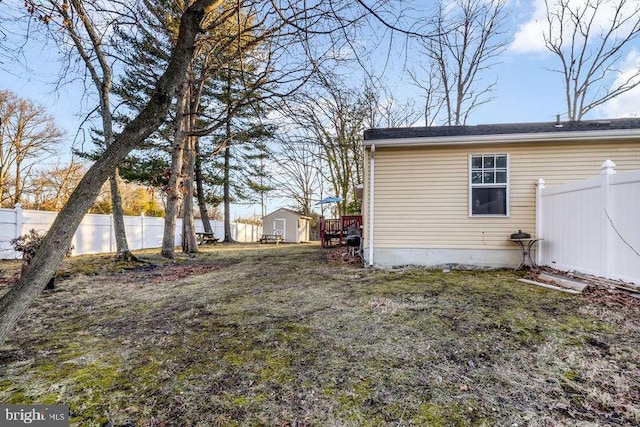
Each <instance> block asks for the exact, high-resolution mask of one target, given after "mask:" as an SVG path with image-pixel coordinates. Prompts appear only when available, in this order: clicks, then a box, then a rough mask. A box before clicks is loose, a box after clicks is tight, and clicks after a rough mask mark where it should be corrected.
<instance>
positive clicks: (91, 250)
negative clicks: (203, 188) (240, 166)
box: [0, 206, 262, 259]
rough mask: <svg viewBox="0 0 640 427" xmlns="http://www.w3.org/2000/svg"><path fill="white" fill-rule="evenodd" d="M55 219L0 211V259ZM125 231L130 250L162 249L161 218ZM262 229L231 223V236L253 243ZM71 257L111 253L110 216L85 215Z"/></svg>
mask: <svg viewBox="0 0 640 427" xmlns="http://www.w3.org/2000/svg"><path fill="white" fill-rule="evenodd" d="M56 216H57V212H46V211H31V210H23V209H21V208H20V206H16V208H15V209H0V259H15V258H20V257H21V254H20V253H17V252H15V251H14V250H13V248H12V247H11V244H10V241H11V239H14V238H16V237H18V236H21V235H23V234H25V233H27V232H28V231H29V230H31V229H35V230H38V231H47V230H48V229H49V227H50V226H51V224H53V221H54V220H55V218H56ZM124 222H125V230H126V233H127V241H128V243H129V248H130V249H131V250H135V249H145V248H159V247H161V246H162V234H163V232H164V218H157V217H146V216H144V215H140V216H125V217H124ZM211 227H212V228H213V232H214V234H215V235H216V237H219V238H222V237H224V223H223V222H222V221H211ZM196 231H197V232H200V231H204V228H203V226H202V221H201V220H199V219H198V220H196ZM261 234H262V227H260V226H256V225H251V224H243V223H231V235H232V236H233V238H234V239H235V240H236V241H238V242H256V241H258V239H260V235H261ZM175 242H176V245H177V246H179V245H181V244H182V220H180V219H179V220H178V224H177V226H176V234H175ZM71 244H72V245H73V252H72V255H84V254H96V253H109V252H115V250H116V243H115V236H114V231H113V218H112V216H111V215H91V214H87V215H85V217H84V219H83V220H82V222H81V223H80V226H79V227H78V230H77V231H76V233H75V235H74V236H73V240H72V243H71Z"/></svg>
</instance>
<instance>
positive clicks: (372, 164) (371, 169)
mask: <svg viewBox="0 0 640 427" xmlns="http://www.w3.org/2000/svg"><path fill="white" fill-rule="evenodd" d="M375 159H376V145H375V144H371V154H370V157H369V267H373V191H374V188H375V185H374V181H373V180H374V176H375V174H374V168H375Z"/></svg>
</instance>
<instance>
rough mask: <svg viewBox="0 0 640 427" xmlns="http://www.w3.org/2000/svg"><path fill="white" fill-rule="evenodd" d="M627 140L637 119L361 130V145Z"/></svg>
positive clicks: (639, 127)
mask: <svg viewBox="0 0 640 427" xmlns="http://www.w3.org/2000/svg"><path fill="white" fill-rule="evenodd" d="M629 138H632V139H636V138H637V139H639V140H640V119H637V118H627V119H610V120H584V121H570V122H537V123H505V124H487V125H475V126H430V127H407V128H387V129H368V130H365V131H364V145H365V146H370V145H376V146H410V145H457V144H471V143H473V144H477V143H495V142H505V143H518V142H549V141H558V140H564V141H589V140H600V139H629Z"/></svg>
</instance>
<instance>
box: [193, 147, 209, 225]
mask: <svg viewBox="0 0 640 427" xmlns="http://www.w3.org/2000/svg"><path fill="white" fill-rule="evenodd" d="M195 156H196V158H195V178H196V194H197V199H198V209H199V210H200V218H201V219H202V226H203V227H204V232H205V233H213V228H212V227H211V221H210V220H209V212H207V200H206V198H205V195H204V182H203V177H202V159H201V158H200V143H199V138H198V137H196V152H195Z"/></svg>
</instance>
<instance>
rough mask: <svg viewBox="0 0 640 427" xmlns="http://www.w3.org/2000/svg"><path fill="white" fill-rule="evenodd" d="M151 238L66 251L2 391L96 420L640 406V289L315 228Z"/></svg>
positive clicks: (564, 419)
mask: <svg viewBox="0 0 640 427" xmlns="http://www.w3.org/2000/svg"><path fill="white" fill-rule="evenodd" d="M141 256H142V257H143V258H144V259H147V260H148V261H150V262H152V263H154V264H152V265H147V266H143V267H139V268H128V267H127V266H126V265H114V264H113V263H111V261H109V259H108V258H107V257H104V256H103V257H79V258H74V259H70V260H66V261H65V264H64V266H63V269H62V270H61V272H60V274H64V275H65V276H66V277H67V278H66V279H65V280H61V281H60V280H59V281H58V283H57V288H56V289H55V290H54V291H48V292H45V293H43V294H42V296H41V297H40V298H39V299H38V300H37V302H36V304H35V305H34V306H33V307H32V308H31V309H30V310H29V312H28V313H27V314H26V315H25V316H24V317H23V318H22V319H21V321H20V322H19V325H18V327H17V328H16V329H15V332H14V334H13V335H12V338H11V340H10V341H8V342H7V343H6V344H5V346H4V347H2V348H0V402H4V403H25V404H26V403H43V404H53V403H65V404H68V405H70V407H71V410H72V415H73V419H72V421H73V425H79V426H122V425H127V426H132V425H135V426H216V425H225V426H226V425H287V426H288V425H296V426H304V425H317V426H332V425H333V426H362V425H365V426H368V425H390V426H408V425H415V426H467V425H487V426H493V425H501V426H515V425H517V426H559V425H562V426H572V425H576V426H577V425H579V426H605V425H611V426H618V425H628V426H631V425H639V424H640V303H639V302H638V300H635V299H633V298H631V297H627V296H621V295H618V294H612V293H608V292H607V291H598V292H594V293H592V294H589V295H585V296H572V295H566V294H561V293H557V292H554V291H549V290H546V289H542V288H535V287H529V286H527V285H523V284H521V283H519V282H516V281H515V279H516V278H517V276H516V275H514V273H512V272H509V271H498V272H451V273H443V272H440V271H429V270H423V269H401V270H400V269H399V270H389V271H382V270H365V269H361V268H357V267H355V266H352V265H347V264H341V263H331V262H327V252H325V251H323V250H322V249H321V248H320V247H319V246H315V245H278V246H275V245H262V246H261V245H227V246H225V245H218V246H215V247H207V248H205V249H204V251H203V252H202V253H200V254H198V256H197V257H194V258H184V259H181V260H180V261H179V262H176V263H171V264H168V263H166V262H164V261H162V260H161V259H160V258H159V256H157V255H155V254H153V253H152V252H145V253H143V254H142V255H141ZM16 265H17V264H16V263H7V262H4V263H2V264H0V270H3V271H4V272H3V273H2V274H0V275H3V276H4V280H3V283H1V284H0V293H4V292H5V291H6V289H7V287H8V286H10V283H8V282H10V280H9V278H10V276H11V274H12V271H13V270H14V269H15V268H16Z"/></svg>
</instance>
